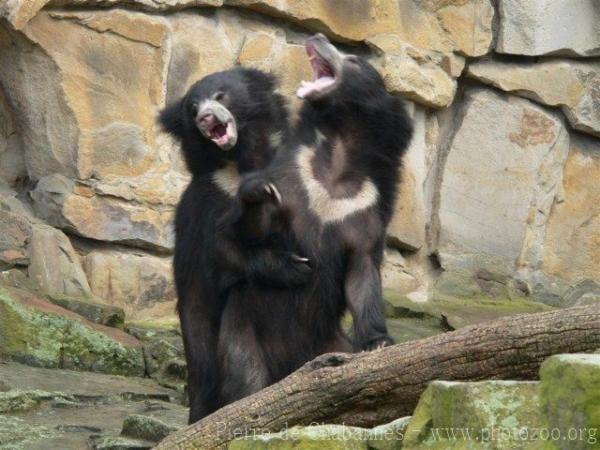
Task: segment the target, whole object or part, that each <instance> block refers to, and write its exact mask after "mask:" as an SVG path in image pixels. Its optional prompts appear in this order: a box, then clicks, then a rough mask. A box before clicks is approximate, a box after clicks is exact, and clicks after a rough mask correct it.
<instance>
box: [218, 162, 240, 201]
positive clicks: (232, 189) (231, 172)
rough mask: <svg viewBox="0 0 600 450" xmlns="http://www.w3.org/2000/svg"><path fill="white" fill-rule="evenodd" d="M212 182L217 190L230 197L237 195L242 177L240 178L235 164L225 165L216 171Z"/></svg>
mask: <svg viewBox="0 0 600 450" xmlns="http://www.w3.org/2000/svg"><path fill="white" fill-rule="evenodd" d="M212 178H213V181H214V182H215V184H216V185H217V186H219V189H221V190H222V191H223V192H224V193H225V194H227V195H229V196H230V197H235V196H236V195H237V192H238V189H239V187H240V182H241V179H242V177H241V176H240V174H239V172H238V171H237V168H236V167H235V164H227V165H226V166H225V167H223V168H221V169H219V170H217V171H216V172H215V173H214V174H213V176H212Z"/></svg>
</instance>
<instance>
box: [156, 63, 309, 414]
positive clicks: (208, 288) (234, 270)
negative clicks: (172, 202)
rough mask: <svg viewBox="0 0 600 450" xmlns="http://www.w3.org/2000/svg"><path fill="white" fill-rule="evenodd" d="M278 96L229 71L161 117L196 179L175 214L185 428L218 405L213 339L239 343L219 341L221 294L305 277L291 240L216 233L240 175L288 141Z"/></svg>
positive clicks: (246, 74) (257, 77)
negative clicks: (239, 238)
mask: <svg viewBox="0 0 600 450" xmlns="http://www.w3.org/2000/svg"><path fill="white" fill-rule="evenodd" d="M275 90H276V84H275V80H274V78H273V77H272V76H270V75H267V74H265V73H262V72H260V71H258V70H253V69H242V68H236V69H231V70H227V71H223V72H218V73H214V74H211V75H208V76H206V77H204V78H203V79H202V80H200V81H198V82H197V83H195V84H194V85H193V86H192V87H191V88H190V89H189V91H188V92H187V94H186V95H185V96H184V97H183V98H181V99H180V100H178V101H176V102H175V103H173V104H171V105H169V106H168V107H167V108H165V109H164V110H163V111H162V112H161V114H160V122H161V124H162V126H163V128H164V129H165V131H167V132H168V133H170V134H171V135H172V136H174V137H175V138H176V139H177V140H179V141H180V143H181V149H182V151H183V155H184V157H185V161H186V164H187V167H188V169H189V171H190V172H191V174H192V180H191V182H190V184H189V186H188V187H187V189H186V190H185V192H184V193H183V195H182V197H181V200H180V203H179V205H178V206H177V213H176V219H175V237H176V239H175V255H174V272H175V284H176V289H177V296H178V302H177V309H178V314H179V317H180V321H181V329H182V334H183V341H184V347H185V355H186V361H187V368H188V390H189V396H190V416H189V421H190V423H192V422H195V421H197V420H199V419H200V418H202V417H204V416H205V415H207V414H210V413H211V412H212V411H214V410H215V409H216V408H217V407H218V405H219V404H221V403H222V402H221V401H220V400H219V392H220V380H221V378H222V373H223V370H226V369H225V368H223V367H222V366H221V365H220V360H219V358H218V353H217V345H218V339H219V335H221V338H222V339H226V340H229V339H235V336H232V337H231V338H229V337H227V336H223V335H222V332H221V327H220V323H221V315H222V312H223V310H224V308H225V302H226V301H227V291H228V290H229V289H231V287H232V286H236V287H238V288H239V289H242V290H243V286H244V285H245V284H247V283H254V284H257V285H265V286H270V285H273V286H275V287H274V289H281V288H282V287H284V288H289V287H292V286H296V285H297V284H302V283H305V282H306V281H307V280H308V279H309V276H310V267H309V266H308V265H307V260H306V259H305V258H303V257H300V256H299V255H297V254H295V253H294V252H293V251H291V250H290V251H287V249H286V247H285V245H286V243H289V242H291V241H290V240H289V239H288V240H286V241H285V242H283V243H279V242H278V243H277V244H276V246H275V247H274V249H273V250H272V249H271V245H275V244H274V243H273V241H274V238H273V236H271V237H269V239H265V240H264V241H262V242H260V245H253V243H247V242H246V243H244V246H243V248H242V247H241V246H240V245H237V244H235V243H231V241H230V240H229V238H228V237H227V236H225V234H224V233H225V231H226V229H225V228H224V227H222V226H221V221H222V220H223V218H224V217H226V215H227V213H228V212H229V210H230V209H231V208H232V207H233V206H234V204H235V203H234V196H235V194H236V193H237V191H238V187H239V183H240V180H241V174H244V173H249V172H251V171H253V170H257V169H261V168H264V167H266V166H267V164H268V163H269V162H271V160H272V159H273V157H274V155H275V153H276V151H277V148H278V147H279V146H280V145H281V142H282V141H283V140H286V139H288V134H289V126H288V112H287V110H286V107H285V104H284V101H283V98H282V97H281V96H280V95H278V94H276V93H275ZM267 241H270V242H271V243H269V242H267ZM246 261H250V263H246ZM225 266H226V269H225Z"/></svg>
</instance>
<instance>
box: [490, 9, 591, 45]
mask: <svg viewBox="0 0 600 450" xmlns="http://www.w3.org/2000/svg"><path fill="white" fill-rule="evenodd" d="M499 10H500V27H499V30H498V42H497V44H496V50H497V51H498V52H500V53H510V54H513V55H546V54H554V55H567V56H597V55H600V7H599V6H598V2H597V1H596V0H579V1H577V2H573V1H571V0H500V2H499Z"/></svg>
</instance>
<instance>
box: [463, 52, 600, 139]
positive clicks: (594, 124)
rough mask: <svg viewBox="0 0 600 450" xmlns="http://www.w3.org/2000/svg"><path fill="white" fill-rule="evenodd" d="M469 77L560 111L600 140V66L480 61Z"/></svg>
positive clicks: (570, 62)
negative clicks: (557, 108)
mask: <svg viewBox="0 0 600 450" xmlns="http://www.w3.org/2000/svg"><path fill="white" fill-rule="evenodd" d="M468 75H469V76H470V77H472V78H476V79H478V80H480V81H483V82H484V83H487V84H491V85H492V86H495V87H497V88H500V89H502V90H503V91H507V92H513V93H515V94H517V95H520V96H523V97H528V98H531V99H532V100H535V101H537V102H540V103H544V104H546V105H549V106H558V107H560V108H561V109H562V110H563V112H564V113H565V115H566V116H567V118H568V119H569V122H570V123H571V125H572V126H573V128H575V129H577V130H581V131H584V132H586V133H590V134H594V135H596V136H600V63H597V62H576V61H567V60H551V61H542V62H537V63H510V62H497V61H481V62H476V63H474V64H470V65H469V69H468Z"/></svg>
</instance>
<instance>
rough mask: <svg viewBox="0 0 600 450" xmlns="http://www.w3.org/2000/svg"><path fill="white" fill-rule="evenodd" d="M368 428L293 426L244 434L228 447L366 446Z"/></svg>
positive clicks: (342, 449) (314, 449) (335, 449)
mask: <svg viewBox="0 0 600 450" xmlns="http://www.w3.org/2000/svg"><path fill="white" fill-rule="evenodd" d="M368 436H369V430H366V429H364V428H358V427H348V426H344V425H318V426H310V427H294V428H290V429H289V430H284V431H281V432H279V433H271V434H262V435H257V436H247V437H245V438H240V439H236V440H234V441H231V442H230V443H229V446H228V447H227V448H228V449H229V450H292V449H293V450H367V449H368V446H367V439H368Z"/></svg>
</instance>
